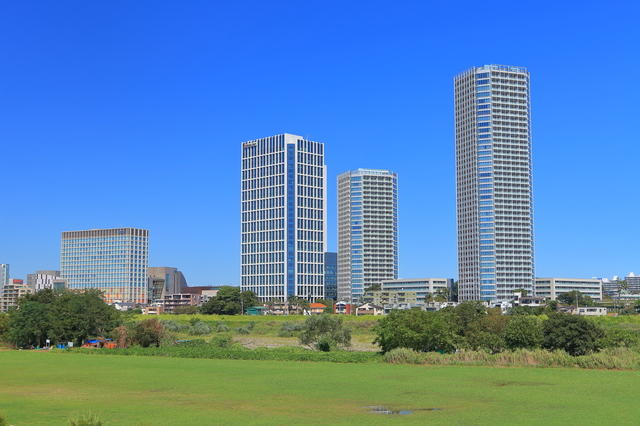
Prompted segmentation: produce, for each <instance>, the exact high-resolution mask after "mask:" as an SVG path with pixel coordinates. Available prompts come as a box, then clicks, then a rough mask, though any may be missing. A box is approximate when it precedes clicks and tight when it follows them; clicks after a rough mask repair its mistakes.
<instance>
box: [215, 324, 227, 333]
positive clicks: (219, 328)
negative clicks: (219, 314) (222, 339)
mask: <svg viewBox="0 0 640 426" xmlns="http://www.w3.org/2000/svg"><path fill="white" fill-rule="evenodd" d="M227 331H229V327H228V326H227V324H225V323H223V322H219V323H218V325H216V332H217V333H226V332H227Z"/></svg>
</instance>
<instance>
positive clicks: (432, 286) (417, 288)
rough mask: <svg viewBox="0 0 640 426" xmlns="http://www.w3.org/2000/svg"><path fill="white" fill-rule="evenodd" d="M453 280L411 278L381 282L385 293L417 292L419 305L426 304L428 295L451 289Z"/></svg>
mask: <svg viewBox="0 0 640 426" xmlns="http://www.w3.org/2000/svg"><path fill="white" fill-rule="evenodd" d="M452 284H453V280H452V279H448V278H410V279H398V280H384V281H382V282H381V290H383V291H400V292H415V293H416V298H417V303H426V302H428V300H426V299H427V298H428V295H430V294H431V295H435V294H437V293H438V292H444V291H446V290H448V289H450V288H451V285H452Z"/></svg>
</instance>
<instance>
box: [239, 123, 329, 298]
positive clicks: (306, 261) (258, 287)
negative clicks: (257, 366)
mask: <svg viewBox="0 0 640 426" xmlns="http://www.w3.org/2000/svg"><path fill="white" fill-rule="evenodd" d="M325 187H326V169H325V164H324V144H322V143H319V142H313V141H310V140H307V139H305V138H303V137H302V136H296V135H291V134H281V135H276V136H271V137H267V138H262V139H256V140H252V141H249V142H244V143H243V144H242V189H241V199H242V206H241V224H242V237H241V288H242V290H243V291H244V290H251V291H253V292H254V293H255V294H256V295H257V296H258V297H259V298H260V299H261V300H263V301H266V300H280V301H284V300H286V299H287V297H289V296H298V297H303V298H306V299H308V300H317V299H321V298H323V297H324V253H325V250H326V229H325V226H326V225H325V218H326V193H325Z"/></svg>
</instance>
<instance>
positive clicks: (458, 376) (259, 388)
mask: <svg viewBox="0 0 640 426" xmlns="http://www.w3.org/2000/svg"><path fill="white" fill-rule="evenodd" d="M638 392H640V372H633V371H602V370H579V369H554V368H488V367H425V366H408V365H389V364H378V363H376V364H335V363H333V364H332V363H324V362H309V363H304V362H281V361H230V360H208V359H181V358H154V357H136V356H128V357H124V356H110V355H105V356H91V355H84V354H62V353H46V352H27V351H3V352H0V412H1V413H2V414H4V415H5V417H6V419H7V423H8V424H14V425H26V424H42V425H56V424H66V421H67V418H69V417H72V416H76V415H78V414H82V413H88V412H93V413H96V414H97V415H99V416H100V417H101V418H102V419H103V420H104V421H105V422H107V424H111V425H126V424H133V425H211V424H283V423H284V424H286V423H288V424H303V423H304V424H322V423H324V424H395V423H398V424H400V423H402V424H427V423H428V424H474V425H475V424H558V425H560V424H580V423H582V424H613V423H616V424H637V422H638V418H639V416H640V406H639V405H638V404H637V394H638ZM374 405H377V406H385V407H388V408H390V409H395V410H416V411H414V413H413V414H409V415H383V414H371V413H369V412H368V409H367V408H366V407H367V406H374ZM428 408H439V409H440V410H438V411H427V410H424V409H428ZM421 409H422V410H421Z"/></svg>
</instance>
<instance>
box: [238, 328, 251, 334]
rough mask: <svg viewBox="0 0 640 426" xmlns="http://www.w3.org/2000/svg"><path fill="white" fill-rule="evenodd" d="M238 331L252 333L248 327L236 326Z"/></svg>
mask: <svg viewBox="0 0 640 426" xmlns="http://www.w3.org/2000/svg"><path fill="white" fill-rule="evenodd" d="M236 333H238V334H249V333H251V330H249V329H248V328H247V327H238V328H236Z"/></svg>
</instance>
